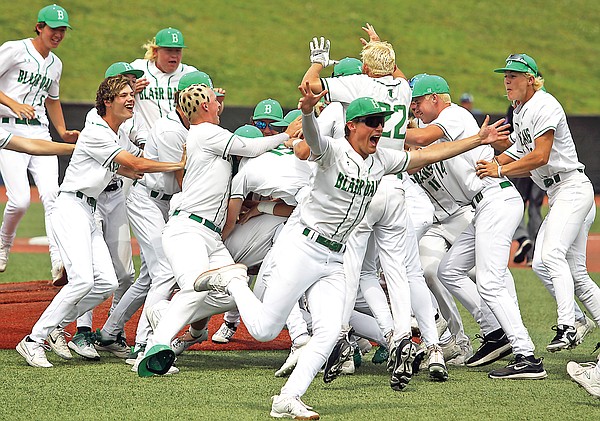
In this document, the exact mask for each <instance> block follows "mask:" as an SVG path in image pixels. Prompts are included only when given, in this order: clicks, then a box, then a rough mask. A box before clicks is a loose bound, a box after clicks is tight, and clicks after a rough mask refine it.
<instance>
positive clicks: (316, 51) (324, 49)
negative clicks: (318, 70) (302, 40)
mask: <svg viewBox="0 0 600 421" xmlns="http://www.w3.org/2000/svg"><path fill="white" fill-rule="evenodd" d="M309 45H310V62H311V63H319V64H321V65H322V66H323V67H327V66H331V65H333V64H337V63H338V61H336V60H330V59H329V49H330V45H329V40H328V39H325V38H324V37H321V39H320V41H319V40H318V39H317V38H316V37H315V38H313V40H312V41H311V42H310V44H309Z"/></svg>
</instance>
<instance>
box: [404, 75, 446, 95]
mask: <svg viewBox="0 0 600 421" xmlns="http://www.w3.org/2000/svg"><path fill="white" fill-rule="evenodd" d="M449 93H450V87H449V86H448V82H446V80H445V79H444V78H443V77H441V76H436V75H427V74H425V75H423V76H420V77H419V78H418V79H417V80H415V81H414V83H413V91H412V97H413V98H417V97H420V96H423V95H429V94H449Z"/></svg>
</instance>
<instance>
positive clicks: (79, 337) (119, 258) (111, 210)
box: [50, 62, 146, 360]
mask: <svg viewBox="0 0 600 421" xmlns="http://www.w3.org/2000/svg"><path fill="white" fill-rule="evenodd" d="M119 74H121V75H124V76H126V77H128V78H129V80H130V82H131V84H132V86H135V82H136V79H137V78H139V77H141V76H142V75H143V74H144V72H142V71H141V70H136V69H133V68H132V67H131V66H130V65H129V63H125V62H117V63H113V64H112V65H111V66H109V67H108V68H107V69H106V72H105V74H104V76H105V78H106V77H112V76H116V75H119ZM133 120H134V118H133V117H132V118H130V119H128V120H126V122H127V123H129V122H133ZM97 121H98V111H97V110H96V108H92V109H91V110H90V111H89V112H88V115H87V116H86V123H88V122H89V123H90V124H94V122H97ZM119 130H120V131H122V132H123V135H124V137H125V138H129V140H130V142H127V143H125V144H124V145H123V146H124V147H125V149H126V150H127V151H128V152H129V153H131V154H133V155H135V156H141V155H142V151H141V150H140V149H139V148H138V147H137V146H135V145H136V144H139V143H140V142H139V141H140V138H136V136H137V135H138V134H140V133H142V132H143V131H142V130H139V125H138V124H134V123H129V124H126V123H125V122H124V123H123V124H121V126H120V127H119ZM145 141H146V140H145V137H144V138H143V142H144V143H145ZM122 187H123V178H122V177H121V176H117V175H115V176H114V177H113V179H112V180H111V181H110V183H109V184H108V186H106V188H105V189H104V191H103V192H102V193H100V195H99V196H98V200H97V202H96V211H95V212H94V217H95V218H96V223H97V224H98V226H99V227H100V229H101V232H102V235H103V237H104V241H105V242H106V245H107V246H108V251H109V253H110V256H111V259H112V262H113V267H114V269H115V274H116V275H117V280H118V282H119V286H118V287H117V289H116V290H115V292H114V294H113V300H112V304H111V309H110V310H109V313H110V312H112V310H114V307H115V306H116V305H117V304H118V302H119V300H120V299H121V297H122V296H123V294H124V293H125V291H127V289H128V288H129V287H130V286H131V284H132V283H133V280H134V276H135V269H134V267H133V260H132V257H131V256H132V253H131V237H130V234H129V223H128V221H127V209H126V207H125V194H124V192H123V189H122ZM55 286H57V285H56V283H55ZM92 316H93V312H92V311H91V310H90V311H88V312H86V313H85V314H83V315H81V316H80V317H79V318H78V319H77V334H76V335H75V336H74V337H73V339H72V340H71V344H70V347H71V349H73V350H74V351H75V352H76V353H77V354H79V355H81V356H83V357H84V358H87V359H93V360H97V359H99V358H100V355H99V354H98V352H97V349H98V350H101V351H109V352H111V353H113V354H114V355H115V356H117V357H119V358H125V357H126V356H127V355H128V354H129V347H128V346H127V341H126V339H125V336H124V332H122V331H121V332H119V333H118V334H117V336H116V337H115V338H112V340H111V341H104V342H103V343H101V344H100V343H99V344H98V346H97V347H94V342H95V341H96V339H97V338H95V336H94V335H92V334H91V332H92ZM50 339H51V340H53V339H54V337H53V335H52V334H51V335H50Z"/></svg>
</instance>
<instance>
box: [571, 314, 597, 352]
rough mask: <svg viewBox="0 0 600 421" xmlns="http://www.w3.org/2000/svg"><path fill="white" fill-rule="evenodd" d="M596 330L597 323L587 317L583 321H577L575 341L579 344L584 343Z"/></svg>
mask: <svg viewBox="0 0 600 421" xmlns="http://www.w3.org/2000/svg"><path fill="white" fill-rule="evenodd" d="M594 329H596V323H594V321H593V320H592V319H590V318H589V317H588V316H587V315H585V317H584V319H583V320H575V330H576V331H577V334H576V335H575V341H576V342H577V344H578V345H579V344H581V343H583V340H584V339H585V337H586V336H587V335H589V334H590V333H592V332H593V331H594Z"/></svg>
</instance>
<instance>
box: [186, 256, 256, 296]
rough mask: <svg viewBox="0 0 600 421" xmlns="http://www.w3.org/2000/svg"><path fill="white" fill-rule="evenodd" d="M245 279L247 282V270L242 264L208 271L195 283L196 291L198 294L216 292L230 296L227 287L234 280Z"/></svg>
mask: <svg viewBox="0 0 600 421" xmlns="http://www.w3.org/2000/svg"><path fill="white" fill-rule="evenodd" d="M236 278H238V279H243V280H244V282H247V280H248V275H247V268H246V266H245V265H242V264H241V263H236V264H234V265H229V266H223V267H221V268H218V269H212V270H208V271H206V272H203V273H201V274H200V276H198V278H197V279H196V280H195V281H194V290H195V291H196V292H202V291H216V292H220V293H223V294H228V292H227V286H228V285H229V282H231V280H232V279H236Z"/></svg>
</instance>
